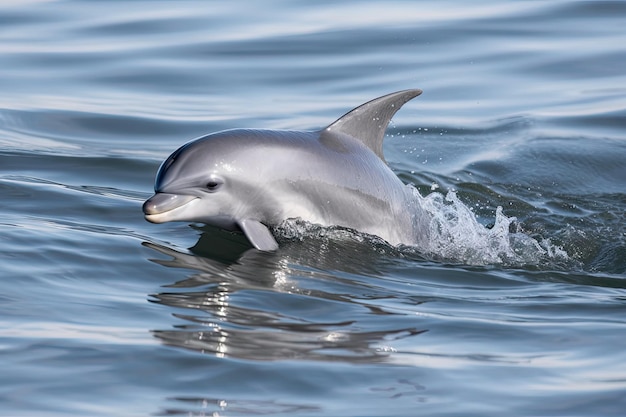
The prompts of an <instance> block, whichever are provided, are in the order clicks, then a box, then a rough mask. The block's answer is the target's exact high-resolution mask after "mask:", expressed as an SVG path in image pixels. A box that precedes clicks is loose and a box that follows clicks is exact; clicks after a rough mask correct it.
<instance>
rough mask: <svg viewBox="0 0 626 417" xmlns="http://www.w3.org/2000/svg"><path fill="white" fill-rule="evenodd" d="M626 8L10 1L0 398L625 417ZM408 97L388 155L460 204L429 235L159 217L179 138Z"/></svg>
mask: <svg viewBox="0 0 626 417" xmlns="http://www.w3.org/2000/svg"><path fill="white" fill-rule="evenodd" d="M625 15H626V2H623V1H587V2H574V1H564V0H554V1H550V2H540V1H515V2H513V1H508V2H507V1H495V0H484V1H474V2H462V1H453V0H446V1H437V2H435V1H431V2H426V1H392V2H382V1H381V2H368V1H355V0H350V1H344V2H341V3H339V2H305V1H265V2H255V1H232V2H217V1H208V2H200V1H196V2H194V1H186V2H144V1H124V2H112V1H83V2H79V1H76V0H68V1H5V2H3V3H2V4H1V5H0V197H1V203H0V365H1V367H2V372H0V415H6V416H35V415H36V416H150V415H152V416H155V415H156V416H165V415H181V416H204V415H211V416H249V415H272V416H273V415H284V416H416V415H428V416H503V415H508V416H595V417H597V416H623V415H624V413H625V411H624V410H626V227H625V224H626V162H625V161H626V133H625V132H626V72H625V68H626V28H625V27H624V16H625ZM406 88H421V89H423V90H424V94H423V95H422V96H420V97H418V98H416V99H415V100H413V101H411V102H410V103H408V104H407V105H405V106H404V107H403V108H402V109H401V110H400V111H399V112H398V113H397V115H396V116H395V117H394V120H393V122H392V124H391V125H390V128H389V130H388V132H387V133H388V138H387V140H386V143H385V155H386V159H387V161H388V163H389V165H390V166H391V167H392V169H394V171H395V172H396V173H397V175H398V176H399V177H400V178H401V179H402V180H403V181H404V182H406V183H412V184H414V186H415V187H416V189H417V190H418V191H419V193H420V195H421V196H422V197H423V198H424V201H425V203H424V204H427V203H428V204H430V206H429V207H430V210H431V211H432V212H433V213H438V214H440V215H441V217H440V220H441V227H442V228H443V229H445V230H444V231H445V233H442V234H441V236H439V238H438V240H437V239H435V240H434V241H432V242H431V243H432V245H430V246H429V248H428V249H427V250H426V249H424V248H393V247H390V246H388V245H385V244H384V243H382V242H379V241H376V240H372V239H368V238H366V237H364V236H361V235H359V234H358V233H351V232H349V231H337V230H323V229H319V228H315V227H311V226H310V225H309V226H307V225H301V224H298V223H297V222H296V223H294V224H290V225H287V226H285V227H284V228H283V229H282V231H279V232H280V233H282V234H281V237H280V241H281V248H280V249H279V251H277V252H276V253H273V254H272V253H270V254H268V253H261V252H256V251H251V252H250V251H247V249H248V248H249V247H248V246H247V244H246V242H245V240H244V239H242V238H241V237H240V236H237V235H233V234H231V233H228V232H224V231H219V230H215V229H211V228H208V227H204V226H202V225H197V224H194V225H188V224H184V223H168V224H163V225H154V224H150V223H148V222H146V221H145V220H144V219H143V215H142V212H141V204H142V203H143V201H144V200H145V199H146V198H148V197H149V196H150V195H151V194H152V187H153V184H154V176H155V174H156V170H157V169H158V166H159V164H160V163H161V161H162V160H163V159H164V158H166V157H167V156H168V155H169V154H170V153H171V152H172V151H174V150H175V149H176V148H177V147H178V146H180V145H181V144H183V143H185V142H186V141H188V140H191V139H193V138H195V137H198V136H201V135H204V134H207V133H210V132H214V131H218V130H222V129H228V128H237V127H254V128H268V129H305V130H306V129H317V128H321V127H323V126H325V125H327V124H328V123H330V122H332V121H333V120H335V119H336V118H337V117H339V116H340V115H342V114H343V113H345V112H346V111H348V110H350V109H351V108H353V107H355V106H357V105H359V104H361V103H363V102H365V101H368V100H370V99H373V98H375V97H378V96H381V95H383V94H386V93H390V92H393V91H397V90H402V89H406ZM446 196H447V197H448V200H446V198H445V197H446ZM497 207H502V212H501V214H497V213H496V211H497ZM443 229H442V230H443ZM507 229H508V230H507ZM496 232H498V233H496ZM511 242H513V243H512V245H513V246H512V248H513V249H515V250H514V251H513V252H506V250H503V249H502V244H506V243H511ZM515 242H517V243H515ZM520 242H521V243H520ZM515 245H517V246H515ZM505 249H507V248H505ZM508 249H510V248H508Z"/></svg>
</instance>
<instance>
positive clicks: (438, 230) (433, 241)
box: [409, 186, 568, 266]
mask: <svg viewBox="0 0 626 417" xmlns="http://www.w3.org/2000/svg"><path fill="white" fill-rule="evenodd" d="M409 187H410V188H411V192H412V195H413V202H412V204H413V206H414V207H413V209H414V211H416V212H421V213H420V215H419V216H416V221H419V222H420V227H421V228H422V229H423V230H425V235H426V238H425V239H422V240H421V241H420V244H419V246H418V247H415V248H413V250H418V251H420V252H421V253H422V254H423V255H426V256H428V257H431V258H434V259H437V260H443V261H450V262H460V263H465V264H470V265H489V264H504V265H510V266H521V265H537V264H540V263H542V262H545V261H546V260H548V259H551V258H559V259H561V260H567V259H568V255H567V253H566V252H565V251H564V250H562V249H561V248H559V247H557V246H555V245H553V244H551V243H550V241H549V240H547V239H546V240H542V241H541V242H539V241H537V240H536V239H534V238H532V237H531V236H528V235H527V234H525V233H524V232H523V230H522V227H521V225H520V224H519V223H518V222H517V219H516V218H515V217H507V216H506V215H505V214H504V213H503V211H502V207H500V206H499V207H498V208H497V209H496V213H495V221H494V224H493V226H492V227H489V228H488V227H485V226H484V225H482V224H481V223H479V222H478V219H477V218H476V215H475V214H474V212H473V211H472V210H471V209H470V208H469V207H468V206H466V205H465V204H463V202H462V201H461V200H459V198H458V196H457V194H456V192H455V191H448V193H447V194H446V195H445V196H444V195H443V194H441V193H438V192H433V193H430V194H428V195H427V196H425V197H424V196H422V195H421V194H420V193H419V191H418V190H417V189H415V188H414V187H411V186H409Z"/></svg>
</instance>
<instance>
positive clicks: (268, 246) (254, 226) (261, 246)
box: [237, 219, 278, 251]
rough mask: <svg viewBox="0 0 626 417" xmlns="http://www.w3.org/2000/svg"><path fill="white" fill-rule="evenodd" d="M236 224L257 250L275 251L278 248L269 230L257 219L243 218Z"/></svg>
mask: <svg viewBox="0 0 626 417" xmlns="http://www.w3.org/2000/svg"><path fill="white" fill-rule="evenodd" d="M237 224H238V225H239V228H241V231H242V232H243V234H244V235H246V237H247V238H248V240H249V241H250V243H252V246H254V247H255V248H257V249H258V250H263V251H275V250H276V249H278V243H277V242H276V239H274V236H272V234H271V233H270V230H269V229H268V228H267V226H265V225H264V224H263V223H261V222H259V221H257V220H252V219H243V220H240V221H238V222H237Z"/></svg>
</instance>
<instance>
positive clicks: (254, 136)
mask: <svg viewBox="0 0 626 417" xmlns="http://www.w3.org/2000/svg"><path fill="white" fill-rule="evenodd" d="M421 93H422V91H421V90H417V89H414V90H404V91H398V92H396V93H391V94H388V95H386V96H383V97H379V98H377V99H374V100H372V101H369V102H367V103H365V104H363V105H361V106H359V107H357V108H355V109H354V110H352V111H350V112H348V113H346V114H345V115H344V116H342V117H340V118H339V119H338V120H336V121H335V122H333V123H331V124H330V125H329V126H328V127H326V128H324V129H322V130H318V131H311V132H308V131H286V130H258V129H233V130H226V131H222V132H217V133H213V134H210V135H207V136H204V137H201V138H199V139H196V140H193V141H191V142H189V143H187V144H185V145H183V146H181V147H180V148H179V149H178V150H176V151H175V152H174V153H173V154H171V155H170V156H169V157H168V158H167V159H166V160H165V161H164V162H163V163H162V164H161V167H160V168H159V171H158V173H157V176H156V183H155V186H154V191H155V194H154V195H153V196H152V197H150V198H149V199H148V200H147V201H146V202H145V203H144V205H143V212H144V214H145V218H146V220H148V221H149V222H152V223H164V222H170V221H186V222H199V223H206V224H209V225H213V226H217V227H220V228H223V229H227V230H235V231H241V232H243V233H244V235H245V236H246V237H247V239H248V240H249V241H250V243H251V244H252V245H253V246H254V247H255V248H257V249H259V250H264V251H272V250H276V249H278V243H277V242H276V240H275V239H274V236H273V235H272V233H271V232H270V228H272V227H274V226H277V225H279V224H281V223H282V222H283V221H285V220H287V219H301V220H304V221H306V222H309V223H313V224H319V225H322V226H341V227H346V228H350V229H354V230H357V231H359V232H364V233H368V234H371V235H376V236H378V237H380V238H382V239H384V240H386V241H387V242H388V243H390V244H392V245H399V244H407V245H411V244H415V243H416V240H417V239H418V230H416V229H417V227H416V222H415V219H414V218H413V215H412V211H411V210H410V208H409V204H410V203H409V201H410V198H411V195H412V194H411V191H410V189H409V188H408V187H407V186H406V185H404V184H403V183H402V181H400V179H399V178H398V177H397V176H396V175H395V174H394V173H393V171H392V170H391V169H390V168H389V167H388V166H387V164H386V162H385V160H384V157H383V137H384V135H385V130H386V129H387V125H388V124H389V121H390V120H391V118H392V117H393V115H394V114H395V113H396V112H397V111H398V110H399V109H400V107H401V106H402V105H404V104H405V103H406V102H407V101H409V100H411V99H412V98H414V97H417V96H418V95H420V94H421Z"/></svg>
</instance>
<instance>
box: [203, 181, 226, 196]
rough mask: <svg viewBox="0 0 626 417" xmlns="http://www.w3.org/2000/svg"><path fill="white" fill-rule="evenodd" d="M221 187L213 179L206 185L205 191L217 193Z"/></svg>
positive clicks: (219, 183)
mask: <svg viewBox="0 0 626 417" xmlns="http://www.w3.org/2000/svg"><path fill="white" fill-rule="evenodd" d="M221 186H222V182H221V181H218V180H215V179H212V180H210V181H209V182H207V183H206V189H207V190H208V191H209V192H211V193H212V192H215V191H217V190H218V189H219V188H220V187H221Z"/></svg>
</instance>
